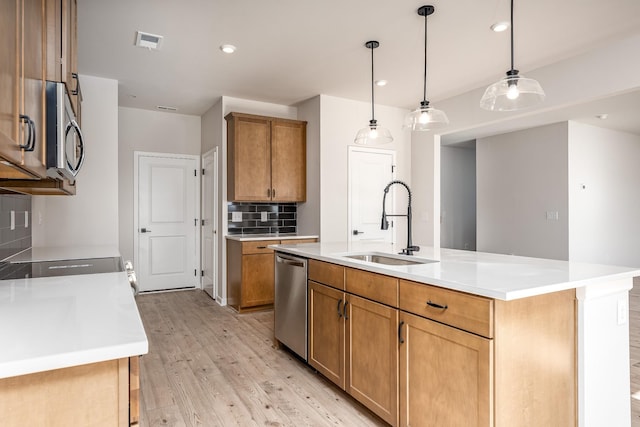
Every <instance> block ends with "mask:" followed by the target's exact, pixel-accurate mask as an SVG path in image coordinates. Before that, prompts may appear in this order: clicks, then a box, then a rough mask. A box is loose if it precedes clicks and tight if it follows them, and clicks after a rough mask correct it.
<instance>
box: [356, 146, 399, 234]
mask: <svg viewBox="0 0 640 427" xmlns="http://www.w3.org/2000/svg"><path fill="white" fill-rule="evenodd" d="M348 148H349V150H348V154H347V241H348V242H351V230H352V229H353V227H352V224H351V215H352V208H351V202H352V199H351V197H352V189H351V185H352V182H351V166H352V165H351V163H352V157H351V156H352V153H354V152H356V151H359V152H363V153H369V154H387V155H388V154H391V163H392V164H393V166H394V168H393V170H392V172H391V179H392V180H393V179H396V174H397V171H396V169H397V166H396V154H397V153H396V150H385V149H382V148H369V147H358V146H355V145H350V146H349V147H348ZM382 190H384V188H383V189H381V191H382ZM389 196H390V197H388V198H390V199H391V201H389V202H387V203H390V204H391V206H392V207H393V209H395V197H394V196H393V193H391V194H390V195H389ZM392 212H394V211H392ZM391 241H392V242H393V243H395V242H396V241H397V240H396V227H393V226H392V227H391Z"/></svg>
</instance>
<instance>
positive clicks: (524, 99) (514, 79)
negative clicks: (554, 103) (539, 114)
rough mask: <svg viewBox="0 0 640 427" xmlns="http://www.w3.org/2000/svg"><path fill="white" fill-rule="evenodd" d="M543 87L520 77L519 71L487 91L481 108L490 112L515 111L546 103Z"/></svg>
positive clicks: (508, 74)
mask: <svg viewBox="0 0 640 427" xmlns="http://www.w3.org/2000/svg"><path fill="white" fill-rule="evenodd" d="M544 97H545V95H544V91H543V90H542V86H540V83H538V82H537V81H536V80H534V79H528V78H526V77H524V76H520V75H518V70H514V72H513V73H511V72H510V71H509V72H507V76H506V77H503V78H502V79H501V80H500V81H498V82H496V83H494V84H492V85H491V86H489V87H488V88H487V90H485V92H484V95H483V96H482V99H481V100H480V107H482V108H484V109H485V110H489V111H514V110H521V109H524V108H529V107H532V106H534V105H536V104H538V103H540V102H542V101H544Z"/></svg>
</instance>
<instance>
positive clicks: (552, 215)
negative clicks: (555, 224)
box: [547, 211, 558, 221]
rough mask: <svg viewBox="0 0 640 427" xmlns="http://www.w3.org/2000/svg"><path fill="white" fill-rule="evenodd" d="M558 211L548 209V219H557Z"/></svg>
mask: <svg viewBox="0 0 640 427" xmlns="http://www.w3.org/2000/svg"><path fill="white" fill-rule="evenodd" d="M557 220H558V211H547V221H557Z"/></svg>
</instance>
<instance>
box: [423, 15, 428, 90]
mask: <svg viewBox="0 0 640 427" xmlns="http://www.w3.org/2000/svg"><path fill="white" fill-rule="evenodd" d="M422 92H423V95H424V96H423V98H422V100H423V102H427V14H426V13H425V14H424V86H423V91H422Z"/></svg>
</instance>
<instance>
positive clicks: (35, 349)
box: [0, 250, 149, 378]
mask: <svg viewBox="0 0 640 427" xmlns="http://www.w3.org/2000/svg"><path fill="white" fill-rule="evenodd" d="M34 252H37V251H34ZM70 252H73V251H70ZM95 254H98V255H100V254H103V255H105V256H106V255H108V256H113V253H111V254H107V253H106V252H100V251H99V250H97V251H94V253H92V254H91V255H92V256H93V255H95ZM117 255H118V254H117V251H116V256H117ZM56 258H57V257H56ZM0 348H1V350H0V378H7V377H13V376H18V375H24V374H29V373H34V372H40V371H47V370H51V369H59V368H66V367H70V366H76V365H83V364H87V363H94V362H101V361H105V360H111V359H118V358H122V357H129V356H136V355H141V354H146V353H147V352H148V348H149V346H148V342H147V336H146V334H145V332H144V327H143V325H142V321H141V319H140V315H139V313H138V307H137V306H136V303H135V299H134V297H133V294H132V292H131V288H130V286H129V282H128V280H127V275H126V273H125V272H120V273H104V274H91V275H77V276H65V277H47V278H38V279H19V280H1V281H0Z"/></svg>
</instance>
